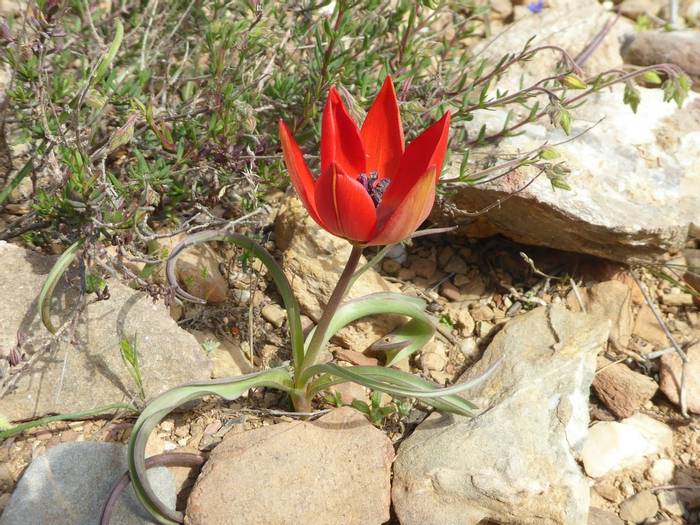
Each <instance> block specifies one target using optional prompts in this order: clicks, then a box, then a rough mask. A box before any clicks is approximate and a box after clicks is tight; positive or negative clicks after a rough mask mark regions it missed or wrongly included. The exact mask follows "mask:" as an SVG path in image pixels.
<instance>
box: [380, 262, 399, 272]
mask: <svg viewBox="0 0 700 525" xmlns="http://www.w3.org/2000/svg"><path fill="white" fill-rule="evenodd" d="M382 270H384V273H386V274H388V275H398V274H399V272H400V271H401V263H399V262H398V261H395V260H394V259H385V260H384V262H382Z"/></svg>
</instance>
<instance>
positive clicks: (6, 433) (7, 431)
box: [0, 403, 136, 441]
mask: <svg viewBox="0 0 700 525" xmlns="http://www.w3.org/2000/svg"><path fill="white" fill-rule="evenodd" d="M117 410H128V411H129V412H136V409H135V408H134V407H133V406H131V405H126V404H124V403H115V404H112V405H105V406H101V407H97V408H93V409H91V410H85V411H83V412H71V413H69V414H57V415H54V416H46V417H42V418H40V419H35V420H34V421H27V422H26V423H20V424H19V425H15V426H10V427H9V428H3V429H0V430H2V432H0V441H2V440H4V439H8V438H11V437H12V436H16V435H18V434H21V433H22V432H24V431H25V430H29V429H31V428H35V427H38V426H41V425H46V424H47V423H53V422H54V421H71V420H77V419H87V418H90V417H95V416H99V415H103V414H113V413H114V412H116V411H117Z"/></svg>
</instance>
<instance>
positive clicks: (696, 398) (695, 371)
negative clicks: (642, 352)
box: [659, 343, 700, 414]
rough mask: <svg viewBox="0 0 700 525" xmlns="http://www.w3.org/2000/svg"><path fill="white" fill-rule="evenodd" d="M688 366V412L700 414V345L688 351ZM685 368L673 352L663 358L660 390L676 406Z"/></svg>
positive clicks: (686, 376)
mask: <svg viewBox="0 0 700 525" xmlns="http://www.w3.org/2000/svg"><path fill="white" fill-rule="evenodd" d="M686 356H687V358H688V364H687V365H686V370H685V385H684V388H685V398H686V403H687V406H688V410H689V411H690V412H693V413H695V414H700V343H695V344H694V345H693V346H691V347H690V348H688V349H687V350H686ZM682 369H683V366H682V361H681V358H680V356H679V355H678V354H677V353H676V352H671V353H668V354H664V355H663V356H661V373H660V374H659V388H661V391H662V392H663V393H664V394H666V397H667V398H669V400H671V402H672V403H675V404H676V405H677V404H678V403H679V397H678V389H679V388H680V384H681V372H682Z"/></svg>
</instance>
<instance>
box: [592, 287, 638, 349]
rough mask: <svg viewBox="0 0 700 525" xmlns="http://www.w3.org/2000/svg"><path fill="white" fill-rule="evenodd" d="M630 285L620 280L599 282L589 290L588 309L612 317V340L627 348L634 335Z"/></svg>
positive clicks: (604, 317)
mask: <svg viewBox="0 0 700 525" xmlns="http://www.w3.org/2000/svg"><path fill="white" fill-rule="evenodd" d="M631 296H632V294H631V292H630V289H629V287H628V286H627V285H626V284H624V283H622V282H620V281H617V280H615V281H606V282H602V283H597V284H594V285H593V286H591V288H590V289H588V290H587V297H588V306H587V311H588V313H590V314H593V315H600V316H602V317H603V319H610V320H611V321H612V326H611V327H610V341H611V342H613V343H614V344H616V345H617V347H618V348H626V347H627V345H628V344H629V342H630V338H631V337H632V302H631Z"/></svg>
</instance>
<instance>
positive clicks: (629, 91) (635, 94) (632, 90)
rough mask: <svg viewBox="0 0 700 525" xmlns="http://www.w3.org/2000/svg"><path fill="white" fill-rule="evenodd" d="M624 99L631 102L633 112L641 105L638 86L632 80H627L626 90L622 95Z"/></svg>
mask: <svg viewBox="0 0 700 525" xmlns="http://www.w3.org/2000/svg"><path fill="white" fill-rule="evenodd" d="M622 101H623V102H624V103H625V104H629V106H630V108H632V112H633V113H636V112H637V108H638V107H639V102H640V101H641V97H640V94H639V90H638V89H637V88H636V87H634V86H633V85H632V83H630V82H627V83H626V84H625V92H624V95H623V97H622Z"/></svg>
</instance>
